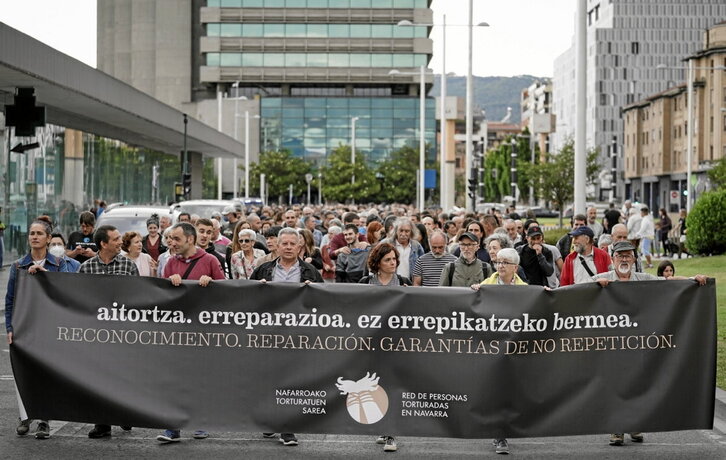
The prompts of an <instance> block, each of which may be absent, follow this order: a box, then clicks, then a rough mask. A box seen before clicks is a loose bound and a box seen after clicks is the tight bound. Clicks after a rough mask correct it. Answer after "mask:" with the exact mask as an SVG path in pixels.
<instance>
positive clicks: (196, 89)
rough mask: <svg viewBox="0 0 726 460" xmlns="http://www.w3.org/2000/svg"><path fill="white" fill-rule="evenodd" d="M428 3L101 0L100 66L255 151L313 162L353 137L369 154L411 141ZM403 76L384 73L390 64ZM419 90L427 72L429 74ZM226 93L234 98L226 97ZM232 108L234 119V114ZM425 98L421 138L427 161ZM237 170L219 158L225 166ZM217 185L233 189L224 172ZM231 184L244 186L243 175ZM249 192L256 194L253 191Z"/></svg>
mask: <svg viewBox="0 0 726 460" xmlns="http://www.w3.org/2000/svg"><path fill="white" fill-rule="evenodd" d="M429 6H430V0H400V1H399V0H396V1H395V2H393V1H390V0H349V1H337V0H335V1H334V0H287V1H282V0H208V1H205V0H179V1H176V0H174V1H171V0H159V1H154V0H136V1H133V2H129V1H124V2H118V1H113V0H99V2H98V28H99V33H98V67H99V68H100V69H102V70H103V71H105V72H108V73H110V74H111V75H114V76H116V77H118V78H120V79H122V80H124V81H126V82H128V83H129V84H131V85H132V86H134V87H137V88H139V89H141V90H142V91H145V92H147V93H148V94H151V95H153V96H154V97H158V98H159V99H161V100H162V101H164V102H167V103H168V104H170V105H172V106H174V107H178V108H180V109H181V110H184V111H186V112H188V113H190V114H192V115H193V116H195V117H196V118H198V119H199V120H201V121H203V122H205V123H207V124H209V125H210V126H213V127H217V128H218V129H220V130H222V131H224V132H226V133H228V134H230V135H233V134H234V132H235V126H236V132H237V136H238V138H239V139H245V131H244V130H245V127H244V126H245V121H246V120H245V118H246V117H249V118H250V138H249V141H250V146H249V149H250V161H251V162H254V161H256V160H257V158H258V153H259V151H260V150H272V149H288V150H290V151H291V152H292V153H293V154H294V155H296V156H299V157H303V158H305V159H306V160H308V161H311V162H314V163H317V164H321V163H324V162H325V161H326V157H327V155H328V154H329V153H330V151H331V150H332V149H334V148H336V147H338V146H339V145H341V144H347V145H349V144H350V140H351V134H352V133H351V128H352V123H351V119H352V118H353V117H358V120H357V123H356V125H355V126H356V133H355V137H356V151H357V152H361V153H362V154H363V156H364V157H365V158H366V161H368V162H369V163H375V162H377V161H380V160H382V159H385V158H387V156H388V155H389V154H390V152H391V151H392V150H394V149H397V148H400V147H402V146H404V145H411V146H414V147H417V146H418V126H419V125H418V124H419V121H418V117H419V115H418V113H419V109H418V106H419V69H420V67H421V66H424V67H426V66H427V64H428V62H429V60H430V58H431V56H432V52H433V51H432V41H431V39H429V38H428V35H429V32H430V28H428V27H426V26H410V27H405V26H396V24H397V23H398V22H399V21H402V20H408V21H410V22H411V23H414V24H416V23H421V24H430V23H432V22H433V13H432V11H431V9H430V8H429ZM394 69H396V70H399V71H400V73H398V74H395V75H391V74H389V72H390V71H391V70H394ZM425 78H426V91H427V92H428V90H429V89H430V87H431V85H432V82H433V76H432V75H431V74H430V73H429V72H427V75H426V77H425ZM235 98H237V101H236V104H235ZM235 106H236V116H235ZM435 126H436V121H435V113H434V100H433V99H429V98H427V99H426V133H425V135H426V140H427V143H428V144H429V145H430V146H431V147H430V150H429V152H428V154H429V157H430V159H434V158H435V150H436V142H435V141H436V139H435ZM234 169H235V168H234V167H232V165H231V164H229V165H224V166H223V168H222V170H224V171H226V172H228V173H227V174H228V175H231V171H233V170H234ZM223 183H224V190H223V191H224V194H225V195H227V194H229V193H231V191H232V190H233V186H232V181H231V180H230V178H229V177H224V180H223ZM239 189H240V190H243V188H242V186H241V184H240V188H239ZM254 194H256V193H254Z"/></svg>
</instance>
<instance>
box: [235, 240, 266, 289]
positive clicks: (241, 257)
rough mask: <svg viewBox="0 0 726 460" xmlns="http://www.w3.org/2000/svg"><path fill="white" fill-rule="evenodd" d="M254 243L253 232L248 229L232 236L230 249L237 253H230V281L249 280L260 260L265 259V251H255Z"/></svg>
mask: <svg viewBox="0 0 726 460" xmlns="http://www.w3.org/2000/svg"><path fill="white" fill-rule="evenodd" d="M255 241H256V234H255V231H254V230H252V229H250V228H243V229H242V230H240V231H239V232H238V233H237V234H236V235H235V236H234V238H233V240H232V249H233V251H234V250H235V249H237V251H236V252H233V253H232V258H231V261H230V271H231V272H232V273H231V274H232V279H236V280H238V279H245V280H246V279H250V276H251V275H252V272H254V271H255V268H257V266H258V265H259V261H260V259H262V258H263V257H265V251H263V250H262V249H255V247H254V246H255Z"/></svg>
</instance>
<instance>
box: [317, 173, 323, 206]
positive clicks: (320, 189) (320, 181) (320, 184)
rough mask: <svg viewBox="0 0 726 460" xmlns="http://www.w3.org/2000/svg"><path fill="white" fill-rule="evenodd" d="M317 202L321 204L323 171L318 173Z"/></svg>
mask: <svg viewBox="0 0 726 460" xmlns="http://www.w3.org/2000/svg"><path fill="white" fill-rule="evenodd" d="M318 204H319V205H322V204H323V173H318Z"/></svg>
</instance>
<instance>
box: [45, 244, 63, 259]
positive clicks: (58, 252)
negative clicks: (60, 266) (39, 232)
mask: <svg viewBox="0 0 726 460" xmlns="http://www.w3.org/2000/svg"><path fill="white" fill-rule="evenodd" d="M48 252H50V253H51V254H52V255H54V256H55V257H57V258H59V259H60V258H62V257H63V256H64V255H65V254H66V250H65V248H64V247H63V246H51V248H50V249H49V250H48Z"/></svg>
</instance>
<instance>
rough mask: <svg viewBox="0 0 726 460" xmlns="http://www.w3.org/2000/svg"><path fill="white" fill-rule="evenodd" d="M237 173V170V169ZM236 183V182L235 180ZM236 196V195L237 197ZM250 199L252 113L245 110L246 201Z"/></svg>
mask: <svg viewBox="0 0 726 460" xmlns="http://www.w3.org/2000/svg"><path fill="white" fill-rule="evenodd" d="M235 171H237V168H235ZM235 182H236V180H235ZM235 196H236V195H235ZM249 197H250V111H249V110H245V200H246V199H248V198H249Z"/></svg>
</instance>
